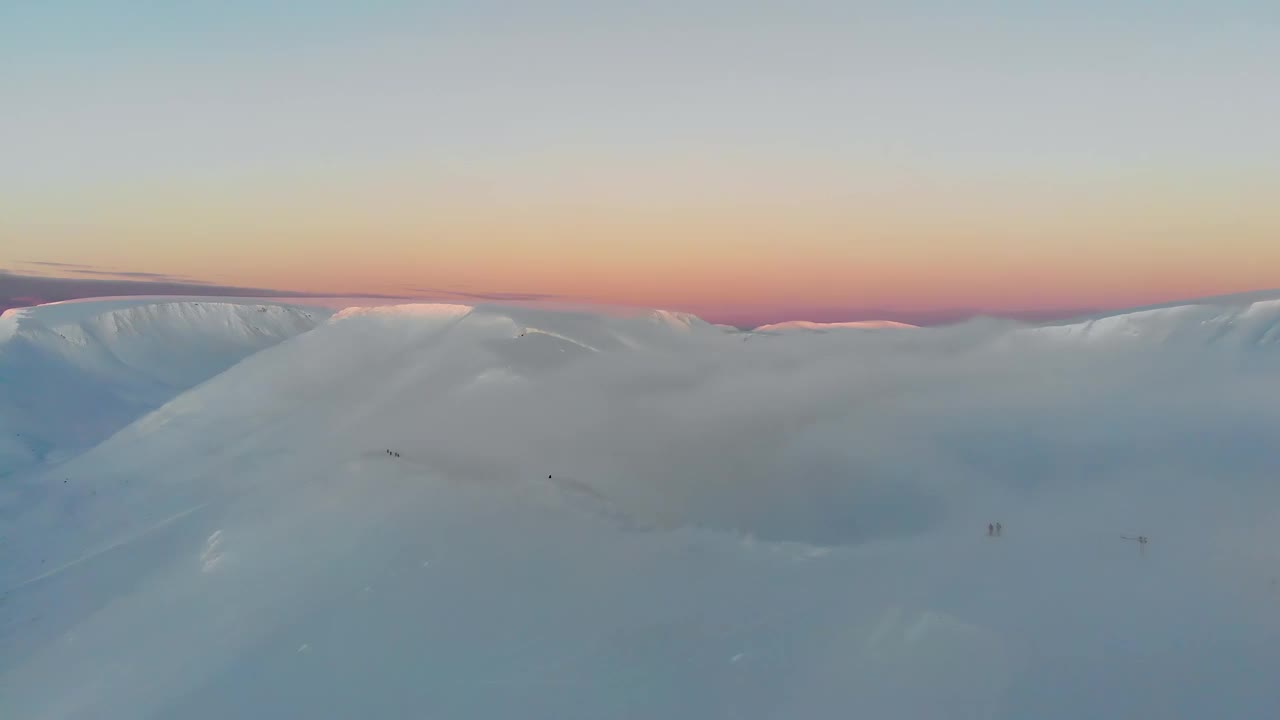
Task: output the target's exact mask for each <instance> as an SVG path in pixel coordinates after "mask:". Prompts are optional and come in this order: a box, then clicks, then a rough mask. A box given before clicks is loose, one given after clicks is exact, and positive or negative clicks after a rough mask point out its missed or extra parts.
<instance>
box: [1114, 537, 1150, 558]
mask: <svg viewBox="0 0 1280 720" xmlns="http://www.w3.org/2000/svg"><path fill="white" fill-rule="evenodd" d="M1120 537H1122V538H1124V539H1125V540H1136V541H1137V542H1138V552H1139V553H1140V554H1142V555H1146V554H1147V543H1148V542H1149V541H1150V538H1148V537H1147V536H1146V535H1139V536H1138V537H1129V536H1128V535H1121V536H1120Z"/></svg>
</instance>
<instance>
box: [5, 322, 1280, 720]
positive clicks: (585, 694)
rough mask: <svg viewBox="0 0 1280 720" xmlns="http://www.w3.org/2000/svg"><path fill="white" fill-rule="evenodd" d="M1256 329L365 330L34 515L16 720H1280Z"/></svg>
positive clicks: (333, 330) (236, 369)
mask: <svg viewBox="0 0 1280 720" xmlns="http://www.w3.org/2000/svg"><path fill="white" fill-rule="evenodd" d="M1213 312H1218V311H1216V310H1215V311H1213ZM1231 312H1232V313H1233V314H1232V318H1233V320H1232V323H1231V324H1230V325H1229V326H1228V327H1230V328H1233V330H1232V331H1231V332H1229V333H1226V334H1222V333H1213V332H1205V331H1204V327H1205V326H1204V325H1203V324H1201V323H1200V321H1201V320H1203V319H1206V318H1207V317H1208V316H1209V314H1211V313H1210V311H1203V310H1196V309H1192V310H1182V311H1177V312H1173V313H1170V314H1167V315H1164V316H1160V319H1158V320H1155V319H1151V318H1148V317H1146V316H1138V317H1134V318H1130V322H1131V323H1134V324H1136V325H1137V327H1138V329H1137V332H1136V334H1133V333H1128V332H1124V333H1119V334H1117V337H1118V338H1122V339H1123V340H1122V341H1121V342H1109V341H1108V342H1098V341H1097V340H1098V338H1099V337H1101V336H1100V334H1099V331H1098V330H1097V328H1098V325H1097V323H1096V322H1095V323H1094V324H1093V328H1094V329H1088V330H1087V329H1086V328H1087V327H1088V326H1087V324H1081V325H1076V326H1073V328H1074V329H1072V328H1052V329H1049V328H1025V327H1017V326H1015V327H1010V326H1006V325H992V324H988V323H975V324H972V325H965V326H956V327H950V328H940V329H921V330H919V331H913V332H910V333H896V332H895V333H786V334H782V335H778V336H773V337H771V338H769V339H768V340H767V341H764V342H744V341H743V340H744V338H747V339H750V338H751V335H750V334H745V333H734V332H727V331H725V330H724V329H723V328H719V327H716V326H712V325H708V324H706V323H702V322H701V321H698V320H696V319H695V318H689V317H679V316H673V315H671V314H668V313H652V314H648V315H641V316H638V317H628V318H617V317H603V316H597V315H593V314H590V313H560V312H549V311H541V310H536V309H529V308H522V309H503V308H497V307H476V308H473V307H466V306H438V305H428V306H399V307H394V308H367V309H352V310H347V311H343V312H341V313H338V314H337V315H335V316H334V317H333V318H332V319H330V320H329V321H328V322H325V323H323V324H321V325H319V326H318V327H316V328H315V329H314V330H311V331H310V332H305V333H301V334H297V335H295V336H294V337H292V338H290V339H288V340H286V341H284V342H280V343H277V344H275V345H273V346H271V347H269V348H266V349H263V350H261V351H259V352H257V353H254V354H252V355H250V356H248V357H246V358H245V359H244V360H243V361H241V362H239V363H238V364H236V365H234V366H232V367H230V368H229V369H227V370H226V371H225V372H222V373H220V374H218V375H216V376H215V377H213V378H212V379H210V380H209V381H207V382H205V383H203V384H201V385H198V386H196V387H193V388H191V389H190V390H187V391H186V392H183V393H181V394H180V395H178V396H176V397H174V398H173V399H172V400H171V401H169V402H168V403H166V404H164V405H163V406H162V407H160V408H158V409H156V410H154V411H153V412H150V413H148V414H147V415H145V416H144V417H141V418H139V419H138V420H137V421H136V422H133V423H132V424H130V425H129V426H128V427H127V428H125V429H123V430H122V431H120V432H118V433H116V434H115V435H113V436H112V437H110V438H109V439H107V440H106V441H105V442H102V443H101V444H99V445H98V446H96V447H94V448H93V449H92V450H90V451H88V452H86V453H85V454H83V455H81V456H79V457H77V458H74V459H72V460H69V461H67V462H65V463H63V464H62V465H60V466H58V467H57V468H56V469H54V470H50V471H48V472H46V473H44V474H33V475H29V476H24V477H23V478H22V479H21V482H22V483H23V485H24V488H25V489H26V490H28V491H29V492H25V493H24V494H23V495H22V501H21V502H10V503H8V504H0V523H2V525H0V527H3V528H4V535H5V540H4V542H5V556H4V557H5V558H6V562H5V563H2V564H0V644H2V646H3V647H4V652H2V653H0V702H3V703H5V705H4V709H5V710H7V711H8V712H7V713H5V715H6V716H7V715H10V714H11V715H12V716H14V717H22V718H80V717H84V718H89V717H92V718H205V717H207V718H222V717H246V718H251V717H309V718H312V717H333V718H345V717H352V716H366V717H432V718H508V717H521V718H601V717H610V718H613V717H618V718H622V717H636V718H641V717H645V718H648V717H682V718H683V717H688V718H720V717H722V718H731V717H732V718H828V717H875V718H1025V717H1036V718H1079V717H1116V718H1121V717H1124V718H1128V717H1161V718H1202V717H1206V716H1208V717H1215V718H1258V717H1275V716H1277V714H1278V713H1280V694H1277V693H1276V692H1275V690H1274V678H1273V675H1274V672H1273V669H1274V668H1275V667H1277V666H1278V664H1280V643H1278V642H1277V640H1280V580H1278V579H1280V553H1278V552H1277V551H1276V549H1275V548H1277V547H1280V530H1278V529H1277V528H1280V522H1278V521H1280V485H1277V483H1276V481H1275V479H1276V477H1277V476H1280V459H1277V455H1276V453H1275V447H1277V446H1280V404H1277V403H1276V402H1275V398H1276V397H1280V347H1276V346H1275V345H1274V344H1272V343H1270V342H1260V341H1259V340H1260V339H1261V338H1262V337H1263V336H1265V332H1264V333H1263V334H1262V335H1259V334H1258V333H1259V331H1261V330H1262V329H1263V328H1264V327H1266V326H1267V325H1268V323H1270V324H1271V325H1273V326H1274V324H1275V323H1277V322H1280V307H1277V306H1275V305H1271V304H1266V303H1265V302H1260V303H1246V304H1243V305H1240V306H1237V307H1236V308H1235V309H1234V310H1232V311H1231ZM1213 317H1217V315H1213ZM1245 320H1247V322H1248V324H1249V327H1248V328H1247V329H1245V328H1242V323H1244V322H1245ZM1112 322H1119V321H1112ZM1224 322H1225V321H1224ZM1224 337H1230V338H1232V340H1231V341H1229V342H1224V340H1223V338H1224ZM1171 338H1177V339H1178V341H1177V342H1171ZM1193 338H1199V340H1198V341H1193ZM1135 349H1136V350H1137V351H1135ZM388 449H391V450H394V451H396V452H398V453H399V456H398V457H393V456H389V455H388V454H387V450H388ZM55 470H56V472H55ZM996 520H999V521H1001V522H1002V523H1003V524H1004V527H1005V535H1004V537H1001V538H999V539H994V538H988V537H986V536H985V530H986V524H987V523H988V522H993V521H996ZM1137 534H1144V535H1147V536H1150V537H1151V538H1152V542H1151V543H1150V545H1149V547H1147V548H1146V549H1145V551H1143V552H1140V551H1139V548H1138V546H1137V545H1136V544H1134V543H1131V542H1129V541H1126V540H1123V539H1121V535H1137Z"/></svg>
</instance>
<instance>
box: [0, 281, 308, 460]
mask: <svg viewBox="0 0 1280 720" xmlns="http://www.w3.org/2000/svg"><path fill="white" fill-rule="evenodd" d="M328 314H329V311H327V310H322V309H314V308H302V307H294V306H288V305H279V304H258V303H237V302H235V301H230V302H229V301H225V300H213V301H211V300H208V299H191V300H187V301H182V302H172V301H168V302H157V301H155V300H148V299H130V300H113V301H109V302H96V303H94V302H89V303H83V302H82V303H55V304H50V305H42V306H38V307H33V308H22V309H15V310H9V311H7V312H5V313H4V315H3V317H0V477H3V476H5V475H7V474H11V473H12V472H14V471H15V470H17V469H20V468H22V467H26V466H29V465H31V464H32V463H35V462H38V461H40V460H43V459H50V460H56V459H59V458H61V457H65V456H67V455H68V454H71V453H74V452H76V451H79V450H82V449H84V448H87V447H91V446H93V445H94V444H96V443H98V442H100V441H101V440H103V439H105V438H106V437H107V436H109V435H110V434H111V433H112V432H114V431H115V430H118V429H119V428H121V427H124V426H125V425H127V424H128V423H129V422H131V421H132V420H134V419H136V418H138V417H139V416H140V415H142V414H143V413H145V412H147V411H149V410H152V409H154V408H156V407H158V406H159V405H161V404H162V403H164V402H165V401H167V400H169V399H170V398H172V397H173V396H175V395H176V394H178V393H179V392H181V391H183V390H186V389H188V388H190V387H192V386H193V385H196V384H198V383H200V382H203V381H204V380H206V379H208V378H210V377H213V376H214V375H216V374H218V373H220V372H222V371H223V370H225V369H226V368H228V367H230V366H231V365H233V364H235V363H236V362H238V361H239V360H240V359H242V358H244V357H246V356H248V355H251V354H253V353H255V352H257V351H258V350H261V349H262V348H265V347H269V346H271V345H274V344H275V343H278V342H280V341H282V340H285V339H287V338H290V337H292V336H294V335H296V334H298V333H302V332H306V331H307V330H309V329H311V328H312V327H314V326H315V325H316V324H317V323H318V322H320V321H321V320H323V319H324V318H325V317H327V316H328Z"/></svg>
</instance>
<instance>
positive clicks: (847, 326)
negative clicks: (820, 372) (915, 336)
mask: <svg viewBox="0 0 1280 720" xmlns="http://www.w3.org/2000/svg"><path fill="white" fill-rule="evenodd" d="M914 327H916V326H915V325H910V324H907V323H900V322H895V321H893V320H852V321H849V322H826V323H820V322H810V321H808V320H788V321H787V322H780V323H773V324H770V325H761V326H760V327H758V328H756V329H755V332H784V331H787V330H812V331H815V332H825V331H827V330H902V329H906V328H914Z"/></svg>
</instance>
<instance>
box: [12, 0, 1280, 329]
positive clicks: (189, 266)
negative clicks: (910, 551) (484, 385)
mask: <svg viewBox="0 0 1280 720" xmlns="http://www.w3.org/2000/svg"><path fill="white" fill-rule="evenodd" d="M639 5H643V7H640V6H639ZM1277 87H1280V5H1276V4H1275V3H1272V2H1173V1H1170V2H1126V1H1123V0H1117V1H1115V2H1099V1H1097V0H1079V1H1075V2H1044V3H1025V2H1012V1H1010V2H998V1H995V0H977V1H975V2H967V3H962V4H960V3H948V2H921V1H916V2H913V1H910V0H907V1H900V2H857V1H854V0H846V1H845V2H812V1H806V0H799V1H797V2H790V3H751V2H735V3H730V2H724V1H721V0H686V1H684V2H661V1H660V2H652V3H643V4H634V3H613V2H546V3H536V4H534V3H503V2H493V1H491V0H479V1H473V2H466V3H446V2H417V3H408V2H393V1H390V0H387V1H384V2H361V3H354V2H352V3H344V2H334V1H331V0H319V1H317V2H313V3H307V4H305V5H301V4H298V3H285V2H273V1H269V0H262V1H255V2H248V1H246V0H230V1H228V2H221V3H208V4H186V3H183V4H159V3H124V4H122V3H112V2H92V1H88V0H85V1H81V2H63V1H59V0H50V1H49V2H40V3H34V2H27V3H22V2H7V3H0V98H2V100H0V103H2V104H3V111H2V112H0V148H2V149H3V150H2V152H0V155H3V162H0V270H2V271H4V272H5V273H6V274H4V275H0V283H5V282H10V283H12V279H13V278H18V277H21V278H24V279H25V281H26V282H28V283H29V282H33V281H34V280H37V279H42V280H50V279H61V280H62V281H65V282H71V281H76V282H79V281H84V280H92V279H99V280H100V279H104V278H111V279H114V280H123V281H129V282H135V283H138V284H139V285H140V286H142V287H146V286H147V285H148V284H149V283H151V282H158V281H172V280H173V279H175V278H180V279H185V280H190V281H192V282H193V283H194V284H198V285H201V286H203V287H206V288H209V287H222V288H227V289H228V292H230V291H234V290H236V289H258V290H262V289H270V290H271V291H273V292H278V293H300V294H343V295H352V294H378V295H394V296H401V295H403V296H414V297H417V296H427V295H432V294H435V293H441V292H443V293H446V294H453V295H454V296H457V294H459V293H463V294H467V295H471V296H476V297H495V298H502V297H508V296H513V295H515V296H537V297H553V298H558V299H565V300H570V301H575V302H600V303H609V304H622V305H644V306H652V307H662V308H668V309H676V310H685V311H690V312H695V313H698V314H700V315H702V316H704V317H706V318H708V319H711V320H716V321H727V322H735V323H741V324H750V323H752V322H773V321H779V320H786V319H796V318H803V319H812V320H851V319H866V318H870V317H881V318H887V319H898V320H905V321H929V320H930V319H933V320H944V319H947V318H952V317H959V316H963V315H965V314H971V313H977V312H983V313H991V314H1004V315H1014V316H1027V317H1032V316H1044V317H1051V316H1055V315H1070V314H1075V313H1078V312H1082V311H1089V310H1096V309H1104V308H1113V307H1123V306H1132V305H1141V304H1147V303H1155V302H1162V301H1167V300H1172V299H1177V298H1189V297H1198V296H1205V295H1215V294H1224V293H1232V292H1244V291H1250V290H1259V289H1265V288H1275V287H1280V205H1278V204H1277V203H1276V202H1275V198H1277V197H1280V130H1277V128H1280V93H1277V92H1275V88H1277ZM51 263H58V264H61V265H57V264H51ZM69 266H76V267H78V268H79V271H74V270H75V269H74V268H71V267H69ZM92 272H97V273H100V274H99V275H91V274H90V273H92ZM76 287H77V288H80V287H90V288H91V285H85V286H82V285H76ZM2 290H3V289H2V288H0V294H4V293H3V292H2ZM83 292H89V290H84V291H83ZM10 295H13V293H10Z"/></svg>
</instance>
